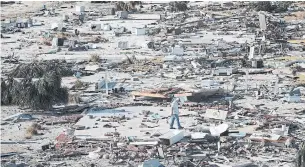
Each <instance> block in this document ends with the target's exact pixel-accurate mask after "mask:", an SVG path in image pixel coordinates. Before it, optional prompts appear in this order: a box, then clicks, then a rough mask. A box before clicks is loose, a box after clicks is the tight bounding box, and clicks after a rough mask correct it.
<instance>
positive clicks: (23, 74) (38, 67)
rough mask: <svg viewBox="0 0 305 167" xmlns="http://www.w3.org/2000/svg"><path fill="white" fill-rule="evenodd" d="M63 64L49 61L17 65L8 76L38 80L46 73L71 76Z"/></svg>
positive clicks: (70, 71)
mask: <svg viewBox="0 0 305 167" xmlns="http://www.w3.org/2000/svg"><path fill="white" fill-rule="evenodd" d="M61 64H65V62H60V61H59V60H51V61H44V62H32V63H27V64H19V65H18V66H17V68H15V69H14V70H13V71H12V72H11V73H10V74H9V76H10V77H13V78H40V77H42V76H43V74H45V73H46V72H48V71H55V72H56V73H57V74H59V75H61V76H72V75H73V71H72V70H71V68H70V67H67V65H61Z"/></svg>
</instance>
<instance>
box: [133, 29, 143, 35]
mask: <svg viewBox="0 0 305 167" xmlns="http://www.w3.org/2000/svg"><path fill="white" fill-rule="evenodd" d="M134 33H135V34H136V35H145V34H146V28H135V32H134Z"/></svg>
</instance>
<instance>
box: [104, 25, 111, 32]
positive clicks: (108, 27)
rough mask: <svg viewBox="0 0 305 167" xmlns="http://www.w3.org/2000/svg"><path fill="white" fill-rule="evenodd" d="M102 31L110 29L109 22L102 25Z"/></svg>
mask: <svg viewBox="0 0 305 167" xmlns="http://www.w3.org/2000/svg"><path fill="white" fill-rule="evenodd" d="M103 30H104V31H110V30H111V26H110V25H109V24H106V25H104V27H103Z"/></svg>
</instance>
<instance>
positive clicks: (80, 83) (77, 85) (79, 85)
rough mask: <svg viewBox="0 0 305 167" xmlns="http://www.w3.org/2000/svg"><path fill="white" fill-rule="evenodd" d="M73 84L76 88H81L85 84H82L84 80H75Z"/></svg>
mask: <svg viewBox="0 0 305 167" xmlns="http://www.w3.org/2000/svg"><path fill="white" fill-rule="evenodd" d="M74 86H75V88H76V89H81V88H83V87H85V84H84V82H82V81H80V80H77V81H75V83H74Z"/></svg>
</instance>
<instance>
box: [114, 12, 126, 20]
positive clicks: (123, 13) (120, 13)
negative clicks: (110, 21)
mask: <svg viewBox="0 0 305 167" xmlns="http://www.w3.org/2000/svg"><path fill="white" fill-rule="evenodd" d="M116 16H117V17H118V18H119V19H128V12H127V11H118V12H117V14H116Z"/></svg>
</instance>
